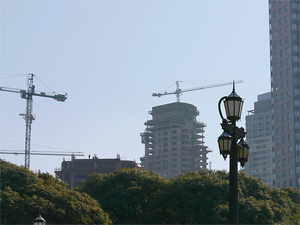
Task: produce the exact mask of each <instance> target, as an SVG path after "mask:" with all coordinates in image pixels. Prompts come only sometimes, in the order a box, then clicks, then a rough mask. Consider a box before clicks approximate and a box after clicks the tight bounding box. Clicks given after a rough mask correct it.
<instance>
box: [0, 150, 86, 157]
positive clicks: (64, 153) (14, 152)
mask: <svg viewBox="0 0 300 225" xmlns="http://www.w3.org/2000/svg"><path fill="white" fill-rule="evenodd" d="M0 154H14V155H19V154H21V155H22V154H25V151H24V150H0ZM30 155H63V156H73V155H74V156H84V154H83V152H61V151H30Z"/></svg>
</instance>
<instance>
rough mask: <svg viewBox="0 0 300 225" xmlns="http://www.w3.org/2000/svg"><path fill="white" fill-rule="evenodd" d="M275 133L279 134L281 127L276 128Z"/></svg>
mask: <svg viewBox="0 0 300 225" xmlns="http://www.w3.org/2000/svg"><path fill="white" fill-rule="evenodd" d="M275 133H276V135H278V134H279V127H277V128H276V130H275Z"/></svg>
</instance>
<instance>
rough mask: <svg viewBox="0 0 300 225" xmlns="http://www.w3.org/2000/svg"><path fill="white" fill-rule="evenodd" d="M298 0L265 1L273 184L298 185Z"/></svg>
mask: <svg viewBox="0 0 300 225" xmlns="http://www.w3.org/2000/svg"><path fill="white" fill-rule="evenodd" d="M299 12H300V1H299V0H276V1H275V0H269V25H270V66H271V96H272V120H273V123H274V125H273V132H274V136H273V149H272V151H273V155H274V161H273V163H274V164H275V166H274V170H273V174H274V176H275V179H274V183H273V186H274V187H279V188H280V187H292V188H300V113H299V107H300V102H299V100H300V99H299V89H300V85H299V63H300V55H299V52H300V46H299V41H300V37H299V23H300V20H299V19H300V18H299V17H300V13H299Z"/></svg>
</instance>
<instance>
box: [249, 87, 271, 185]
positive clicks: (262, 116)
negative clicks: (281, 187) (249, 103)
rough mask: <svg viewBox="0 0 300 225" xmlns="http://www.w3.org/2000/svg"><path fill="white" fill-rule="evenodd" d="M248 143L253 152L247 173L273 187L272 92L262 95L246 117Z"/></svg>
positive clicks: (250, 155)
mask: <svg viewBox="0 0 300 225" xmlns="http://www.w3.org/2000/svg"><path fill="white" fill-rule="evenodd" d="M246 130H247V135H246V141H247V143H248V144H249V145H250V148H251V151H250V154H249V158H248V163H246V164H245V168H244V170H245V173H247V174H248V175H249V176H253V177H256V178H261V179H262V181H263V182H264V183H265V184H268V185H269V186H270V187H273V157H272V110H271V92H268V93H265V94H261V95H259V96H258V97H257V102H255V103H254V110H251V111H248V115H247V116H246Z"/></svg>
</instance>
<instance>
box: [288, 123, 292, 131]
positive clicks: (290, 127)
mask: <svg viewBox="0 0 300 225" xmlns="http://www.w3.org/2000/svg"><path fill="white" fill-rule="evenodd" d="M291 130H292V124H291V123H290V124H288V131H291Z"/></svg>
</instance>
